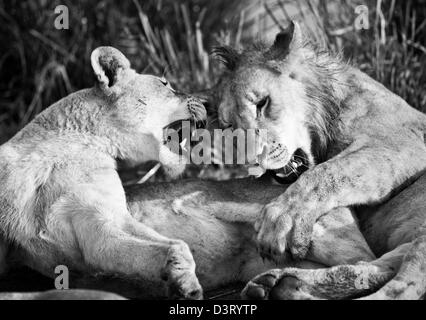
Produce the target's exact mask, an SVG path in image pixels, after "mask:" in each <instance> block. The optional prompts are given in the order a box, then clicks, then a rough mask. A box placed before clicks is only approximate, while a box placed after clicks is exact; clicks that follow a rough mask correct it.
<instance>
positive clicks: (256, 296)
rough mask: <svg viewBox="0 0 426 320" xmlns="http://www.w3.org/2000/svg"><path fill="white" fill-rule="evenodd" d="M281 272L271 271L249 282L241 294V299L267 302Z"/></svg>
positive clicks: (277, 270)
mask: <svg viewBox="0 0 426 320" xmlns="http://www.w3.org/2000/svg"><path fill="white" fill-rule="evenodd" d="M282 272H283V270H281V269H273V270H270V271H268V272H265V273H263V274H261V275H258V276H257V277H255V278H254V279H252V280H251V281H249V282H248V283H247V285H246V287H245V288H244V290H243V291H242V292H241V298H242V299H245V300H268V299H269V297H270V293H271V290H272V289H273V288H274V287H275V285H276V283H277V282H278V281H279V280H280V279H281V276H282Z"/></svg>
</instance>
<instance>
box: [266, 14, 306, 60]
mask: <svg viewBox="0 0 426 320" xmlns="http://www.w3.org/2000/svg"><path fill="white" fill-rule="evenodd" d="M302 45H303V34H302V30H301V29H300V26H299V24H298V23H297V22H296V21H291V22H290V25H289V26H288V27H287V28H286V29H285V30H282V31H281V32H280V33H278V34H277V36H276V38H275V42H274V44H273V45H272V47H271V49H270V54H272V56H273V58H275V59H283V58H285V57H286V56H287V55H288V54H289V52H291V51H292V50H295V49H297V48H300V47H301V46H302Z"/></svg>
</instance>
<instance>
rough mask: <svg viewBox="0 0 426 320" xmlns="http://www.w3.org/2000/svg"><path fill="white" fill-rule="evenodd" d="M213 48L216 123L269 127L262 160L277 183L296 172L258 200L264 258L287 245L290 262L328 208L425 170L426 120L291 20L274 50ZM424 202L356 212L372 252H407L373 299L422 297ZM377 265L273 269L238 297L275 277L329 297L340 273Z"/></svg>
mask: <svg viewBox="0 0 426 320" xmlns="http://www.w3.org/2000/svg"><path fill="white" fill-rule="evenodd" d="M215 53H216V55H218V56H219V57H220V58H221V59H222V60H223V61H224V63H225V65H226V66H227V68H228V70H229V71H228V73H227V75H226V76H225V77H224V78H223V80H222V83H221V85H220V88H221V89H220V95H221V100H220V104H219V107H218V118H219V122H220V123H221V125H222V126H223V127H233V128H243V129H257V130H260V129H265V130H267V139H265V141H262V143H261V147H260V148H259V150H258V152H257V154H258V159H257V160H258V163H259V165H260V166H261V167H263V168H264V169H266V170H270V171H271V172H272V173H273V174H274V175H276V176H277V177H278V179H282V180H285V179H286V178H292V177H291V175H292V174H293V175H294V173H296V177H297V176H299V175H300V173H302V172H303V174H301V175H300V177H298V179H297V181H296V182H294V183H293V184H292V185H291V186H290V187H289V188H288V189H287V190H286V191H285V192H283V193H282V194H281V195H280V196H278V197H277V198H276V199H274V200H273V201H271V202H270V203H269V204H267V205H266V206H265V208H264V209H263V212H262V214H261V216H260V218H259V219H258V221H257V222H256V225H255V229H256V232H257V242H258V245H259V248H260V250H261V252H262V254H263V255H265V256H268V257H270V258H272V259H275V260H278V259H279V258H280V257H281V256H282V255H283V254H284V253H285V252H286V251H287V250H289V251H290V252H291V253H292V255H293V257H295V258H298V259H301V258H304V257H306V254H307V252H308V249H309V247H310V244H311V240H312V231H313V226H314V224H315V222H316V221H317V220H318V219H319V218H320V217H322V216H324V215H325V214H327V213H329V212H331V211H333V210H347V209H345V208H351V209H354V208H358V207H359V206H368V207H370V208H371V207H372V206H375V205H378V204H382V203H385V202H386V201H387V200H389V199H390V198H391V197H392V196H393V195H395V194H396V193H398V191H400V190H401V189H402V188H403V187H405V186H407V185H408V184H410V183H411V182H412V181H414V180H415V179H416V178H418V177H419V176H420V175H421V174H422V172H423V171H424V170H425V168H426V146H425V141H424V133H425V130H426V116H425V115H424V114H423V113H421V112H419V111H416V110H415V109H413V108H412V107H410V106H409V105H408V104H407V103H406V102H405V101H403V100H402V99H401V98H400V97H398V96H396V95H395V94H393V93H392V92H390V91H389V90H387V89H386V88H385V87H384V86H382V85H381V84H379V83H377V82H376V81H374V80H373V79H371V78H370V77H368V76H367V75H366V74H364V73H362V72H361V71H359V70H358V69H356V68H353V67H350V66H348V65H346V64H344V63H342V62H341V61H340V59H338V58H336V57H334V56H332V55H330V54H328V53H327V52H321V51H319V50H316V49H315V48H314V47H313V46H312V45H311V44H309V43H308V42H307V41H306V40H305V39H304V37H303V35H302V33H301V30H300V27H299V26H298V24H297V23H292V24H291V26H290V27H289V28H288V29H287V30H285V31H283V32H281V33H280V34H278V35H277V37H276V40H275V42H274V44H273V45H272V47H267V46H264V45H262V44H259V45H255V46H253V47H252V48H251V49H248V50H247V51H244V52H238V51H236V50H234V49H232V48H229V47H221V48H217V49H216V50H215ZM249 160H252V159H249ZM397 201H400V200H397ZM407 205H408V203H407ZM388 208H389V207H388ZM421 208H422V211H421V212H418V211H417V210H414V211H410V214H411V215H407V214H401V212H393V213H392V215H391V216H387V215H386V213H387V212H386V211H379V213H376V214H375V215H374V216H372V215H370V216H368V215H366V214H363V215H362V218H363V219H361V222H362V224H363V227H364V230H365V232H366V233H367V238H369V239H370V240H373V241H371V243H370V245H371V246H373V249H374V251H375V252H376V253H382V254H383V253H384V252H387V251H391V250H394V249H395V248H396V249H395V252H394V253H393V254H391V257H393V258H395V256H396V257H399V258H400V256H401V255H404V256H405V257H404V263H403V264H402V267H401V269H400V271H399V273H398V275H397V277H396V278H395V279H394V280H393V281H391V282H390V283H389V284H388V285H386V287H385V288H384V289H383V290H382V291H380V293H378V294H377V296H376V297H420V296H421V295H423V294H424V292H425V289H426V285H425V278H426V275H425V273H424V268H425V263H426V262H425V260H426V259H425V258H426V233H425V226H426V224H425V213H424V211H423V208H424V207H421ZM364 211H366V210H364ZM370 211H372V210H370ZM397 214H400V216H397ZM391 220H392V223H390V221H391ZM404 220H406V221H409V223H408V224H407V223H406V222H405V221H404ZM379 224H383V228H384V227H385V226H386V227H387V228H390V230H386V229H383V228H382V227H380V226H379ZM397 225H400V226H399V227H397ZM401 226H404V227H401ZM372 230H374V231H372ZM378 231H380V232H378ZM372 232H374V233H372ZM384 235H388V236H390V237H391V238H390V239H389V241H385V240H384V239H383V238H381V237H383V236H384ZM408 243H410V244H408ZM404 244H405V245H404ZM400 245H402V246H400ZM397 260H398V261H399V259H397ZM376 269H377V268H374V267H372V266H371V265H363V266H359V267H357V268H355V270H356V271H355V270H354V269H352V268H351V267H348V266H345V269H344V270H346V271H345V272H343V273H342V272H341V271H342V269H339V268H337V269H333V270H334V271H336V270H338V272H336V273H333V272H334V271H332V272H330V270H322V271H315V272H314V273H311V272H310V271H304V272H303V273H301V272H299V271H298V270H284V271H277V270H273V271H271V272H269V273H267V274H265V275H263V276H260V277H258V278H256V279H255V280H254V281H253V282H252V283H251V284H250V285H249V286H248V287H247V288H246V291H245V293H246V294H247V295H248V296H250V295H252V296H259V297H260V298H265V297H267V296H268V293H269V289H270V287H273V286H274V285H275V284H277V283H278V286H280V288H281V289H282V290H281V289H280V290H281V291H283V292H284V293H283V295H282V297H289V296H292V297H294V296H298V297H302V296H303V295H297V294H294V292H293V293H292V294H290V295H289V292H288V291H287V292H286V291H285V289H286V287H287V288H288V287H292V288H297V289H298V290H301V291H303V290H302V289H301V288H307V287H314V288H315V289H316V291H315V290H313V291H312V292H310V293H309V294H308V293H306V292H307V291H309V290H310V289H306V290H305V291H304V294H305V293H306V294H305V297H310V296H315V295H316V294H315V292H316V293H317V296H318V295H319V296H327V294H324V292H327V289H328V291H332V288H333V283H334V285H335V287H336V288H338V287H339V286H337V285H336V284H337V283H340V284H339V285H341V283H342V282H345V279H346V280H347V281H348V282H349V283H345V285H344V286H343V287H344V288H345V289H347V290H348V288H349V287H353V286H354V281H353V279H354V277H353V276H354V275H355V274H357V275H359V274H360V273H361V271H359V270H369V273H362V274H363V277H364V278H365V279H367V280H366V281H367V283H368V282H375V281H376V282H377V281H378V280H377V279H375V277H376V276H377V272H378V271H377V270H376ZM282 278H283V280H282V281H281V282H280V279H282ZM284 278H285V279H284ZM355 278H356V277H355ZM376 278H377V277H376ZM379 278H380V277H379ZM297 279H299V280H297ZM373 279H375V280H373ZM351 281H352V282H351ZM378 282H380V281H378ZM265 283H267V285H266V284H265ZM382 284H383V283H382ZM358 287H359V286H358ZM355 289H356V288H355ZM370 289H371V288H370ZM278 291H279V290H278ZM349 291H350V290H349ZM329 293H330V292H329ZM358 293H359V292H358ZM348 295H349V292H348ZM278 296H279V295H278ZM330 296H332V294H330ZM335 296H339V294H337V293H336V295H335ZM341 296H344V294H343V295H342V294H341Z"/></svg>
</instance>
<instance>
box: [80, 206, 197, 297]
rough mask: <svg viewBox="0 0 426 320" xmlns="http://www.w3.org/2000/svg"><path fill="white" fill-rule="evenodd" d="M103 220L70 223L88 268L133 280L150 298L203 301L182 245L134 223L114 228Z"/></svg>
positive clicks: (91, 218)
mask: <svg viewBox="0 0 426 320" xmlns="http://www.w3.org/2000/svg"><path fill="white" fill-rule="evenodd" d="M104 216H105V215H102V216H99V215H97V214H93V213H91V212H85V214H84V215H81V216H78V217H74V219H73V229H74V232H75V234H76V238H77V242H78V245H79V248H80V250H81V251H82V254H83V257H84V261H85V263H87V264H88V265H89V267H90V268H94V269H95V270H97V271H98V272H102V273H106V274H113V275H114V274H115V275H119V276H120V277H123V278H125V279H126V278H135V279H136V280H138V281H141V284H143V288H144V289H146V290H147V291H149V292H147V293H148V295H149V296H157V297H159V296H163V297H164V296H165V295H166V294H167V296H169V297H172V298H186V299H200V298H202V289H201V286H200V284H199V282H198V279H197V277H196V275H195V262H194V260H193V257H192V254H191V251H190V250H189V247H188V246H187V245H186V244H185V243H184V242H183V241H179V240H169V239H167V238H165V237H163V236H161V235H159V234H158V233H156V232H155V231H154V230H152V229H150V228H148V227H145V226H143V225H142V224H139V223H138V222H137V221H135V220H133V219H129V220H127V219H126V220H127V221H126V222H125V224H124V226H117V225H116V224H115V223H112V222H111V221H106V219H105V218H104ZM129 224H131V225H132V228H133V229H134V230H137V236H135V235H134V234H132V233H130V232H127V230H126V229H128V228H129ZM134 233H135V232H134ZM161 279H163V280H164V281H166V283H167V286H165V285H164V283H163V282H162V281H161Z"/></svg>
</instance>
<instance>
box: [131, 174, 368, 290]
mask: <svg viewBox="0 0 426 320" xmlns="http://www.w3.org/2000/svg"><path fill="white" fill-rule="evenodd" d="M283 190H285V186H274V185H267V184H262V183H261V182H258V181H253V180H239V181H227V182H212V181H179V182H175V183H173V182H172V183H168V184H154V185H142V186H133V187H131V188H129V189H128V205H129V209H130V211H131V212H132V214H133V215H134V217H135V219H137V220H138V221H140V222H142V223H143V224H145V225H147V226H149V227H152V228H153V229H154V230H156V231H157V232H158V233H160V234H162V235H164V236H167V237H169V238H173V239H181V240H183V241H185V243H187V244H188V245H189V247H190V248H191V250H192V251H193V255H194V259H195V261H196V263H197V275H198V277H199V279H200V281H201V283H202V284H203V287H205V288H208V289H213V288H217V287H218V286H220V285H222V286H223V285H226V284H229V283H231V282H233V281H234V282H235V281H243V282H247V281H248V280H250V279H252V278H253V277H254V276H256V275H258V274H260V273H263V272H265V271H267V270H269V269H271V268H275V267H277V266H279V267H286V266H293V267H298V268H299V267H300V268H318V267H319V266H321V267H325V266H333V265H339V264H352V263H355V262H358V261H371V260H374V259H375V257H374V254H373V253H372V252H371V250H370V248H369V246H368V244H367V243H366V241H365V239H364V237H363V235H362V234H361V231H360V230H359V227H358V224H357V221H356V218H355V216H354V215H353V213H352V212H351V210H349V209H348V208H340V209H337V210H335V211H332V212H330V213H329V214H327V215H325V216H324V217H322V218H321V219H320V220H319V221H318V222H317V224H316V225H315V227H314V237H313V242H312V248H311V251H310V253H309V260H310V263H307V262H306V261H304V262H303V263H296V262H294V261H292V260H291V259H286V258H290V257H288V256H283V257H282V259H281V261H280V263H279V264H278V265H277V264H275V263H274V262H272V261H268V259H262V258H261V257H260V255H259V252H258V250H257V248H256V242H255V241H254V239H253V235H254V229H253V224H254V221H255V217H256V215H259V214H260V211H261V208H262V206H263V205H264V204H266V203H268V201H270V199H271V198H273V197H275V196H277V195H279V194H281V193H282V191H283ZM248 195H250V196H248ZM242 222H243V223H242Z"/></svg>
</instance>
